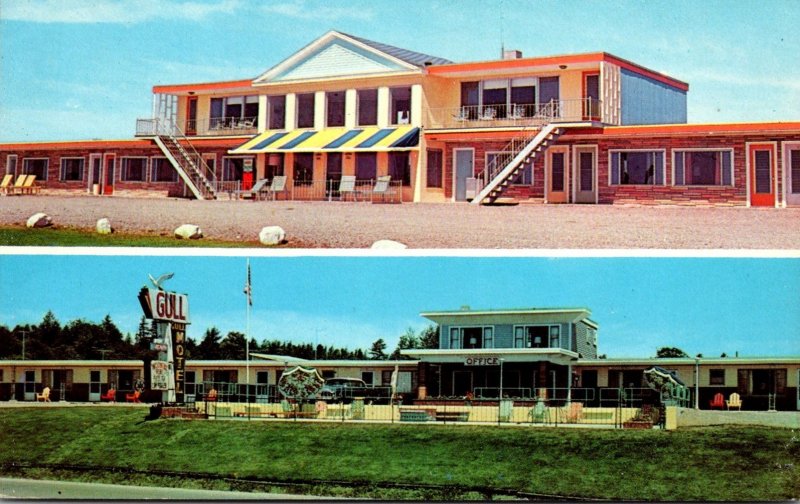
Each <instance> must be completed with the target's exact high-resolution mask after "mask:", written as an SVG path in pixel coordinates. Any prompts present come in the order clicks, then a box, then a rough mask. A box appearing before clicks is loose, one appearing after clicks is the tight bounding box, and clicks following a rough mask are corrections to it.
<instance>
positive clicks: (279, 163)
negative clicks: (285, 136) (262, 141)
mask: <svg viewBox="0 0 800 504" xmlns="http://www.w3.org/2000/svg"><path fill="white" fill-rule="evenodd" d="M281 175H283V153H280V152H279V153H273V154H267V168H266V170H265V173H264V177H265V178H267V179H269V180H272V179H273V178H274V177H276V176H281Z"/></svg>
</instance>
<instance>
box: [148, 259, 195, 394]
mask: <svg viewBox="0 0 800 504" xmlns="http://www.w3.org/2000/svg"><path fill="white" fill-rule="evenodd" d="M164 277H167V275H165V276H163V277H160V278H159V281H155V280H153V278H152V277H151V281H153V284H154V285H156V287H157V288H156V289H151V288H149V287H142V289H141V290H140V291H139V296H138V297H139V304H141V306H142V311H143V312H144V316H145V318H148V319H151V320H152V321H153V325H154V327H155V333H156V334H155V337H154V339H153V341H152V342H151V344H150V349H151V350H157V351H158V359H156V360H154V361H152V362H151V363H150V389H151V390H161V391H162V396H161V397H162V402H166V403H171V402H178V403H181V402H184V400H185V387H184V384H185V380H186V326H187V325H189V324H190V321H189V296H188V295H187V294H179V293H177V292H171V291H166V290H164V288H163V287H162V286H161V285H160V284H161V283H163V281H165V280H162V279H164ZM168 278H171V274H170V275H169V276H168V277H167V279H168Z"/></svg>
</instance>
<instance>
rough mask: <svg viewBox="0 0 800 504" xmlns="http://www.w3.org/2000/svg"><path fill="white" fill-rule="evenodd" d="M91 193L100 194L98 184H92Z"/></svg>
mask: <svg viewBox="0 0 800 504" xmlns="http://www.w3.org/2000/svg"><path fill="white" fill-rule="evenodd" d="M92 194H94V195H95V196H100V184H92Z"/></svg>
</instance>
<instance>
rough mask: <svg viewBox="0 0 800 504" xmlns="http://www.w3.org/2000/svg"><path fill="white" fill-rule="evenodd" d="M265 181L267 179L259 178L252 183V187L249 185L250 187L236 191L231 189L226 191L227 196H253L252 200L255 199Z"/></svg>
mask: <svg viewBox="0 0 800 504" xmlns="http://www.w3.org/2000/svg"><path fill="white" fill-rule="evenodd" d="M267 182H269V180H268V179H261V180H259V181H257V182H256V183H255V184H253V187H251V188H250V189H239V190H236V191H232V192H230V193H228V196H229V197H233V196H234V195H235V196H236V199H239V198H253V201H255V200H256V198H258V193H259V192H260V191H261V190H263V189H264V186H266V185H267Z"/></svg>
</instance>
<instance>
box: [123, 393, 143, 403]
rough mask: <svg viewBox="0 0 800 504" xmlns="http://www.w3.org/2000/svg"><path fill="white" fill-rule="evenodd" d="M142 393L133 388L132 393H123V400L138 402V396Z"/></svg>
mask: <svg viewBox="0 0 800 504" xmlns="http://www.w3.org/2000/svg"><path fill="white" fill-rule="evenodd" d="M140 395H142V393H141V392H139V391H138V390H135V391H134V392H133V394H125V402H129V403H140V402H142V401H140V400H139V396H140Z"/></svg>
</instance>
